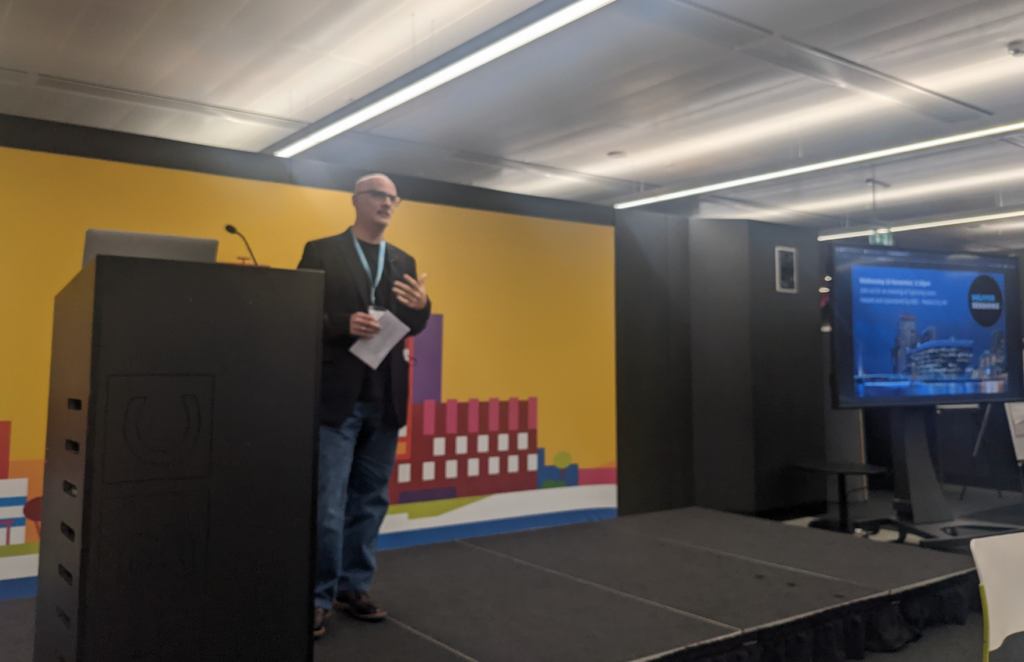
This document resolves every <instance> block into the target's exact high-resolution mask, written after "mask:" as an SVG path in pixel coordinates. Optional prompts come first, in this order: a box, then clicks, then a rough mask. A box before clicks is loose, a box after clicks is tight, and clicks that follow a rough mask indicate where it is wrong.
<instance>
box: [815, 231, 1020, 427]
mask: <svg viewBox="0 0 1024 662" xmlns="http://www.w3.org/2000/svg"><path fill="white" fill-rule="evenodd" d="M830 267H831V268H830V272H831V275H832V283H831V290H832V293H831V301H832V313H833V323H832V366H833V373H832V379H833V384H832V393H833V395H834V404H835V405H836V406H837V407H878V406H893V407H895V406H914V405H936V404H955V403H975V402H1007V401H1014V400H1022V399H1024V374H1022V373H1024V367H1022V360H1021V299H1020V275H1019V265H1018V261H1017V258H1015V257H1006V256H1000V255H973V254H964V253H958V254H939V253H926V252H917V251H902V250H894V249H892V248H885V247H870V248H862V247H853V246H835V247H833V249H832V255H831V264H830Z"/></svg>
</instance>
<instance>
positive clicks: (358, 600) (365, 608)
mask: <svg viewBox="0 0 1024 662" xmlns="http://www.w3.org/2000/svg"><path fill="white" fill-rule="evenodd" d="M334 608H335V609H336V610H337V611H344V612H345V613H346V614H348V615H349V616H351V617H352V618H357V619H359V620H361V621H369V622H371V623H380V622H381V621H383V620H384V619H385V618H387V617H388V613H387V612H386V611H384V610H383V609H381V608H380V607H379V606H378V605H377V604H376V603H375V602H374V601H373V600H371V599H370V596H369V595H368V594H366V593H362V592H360V591H342V592H341V593H339V594H338V597H337V598H335V600H334Z"/></svg>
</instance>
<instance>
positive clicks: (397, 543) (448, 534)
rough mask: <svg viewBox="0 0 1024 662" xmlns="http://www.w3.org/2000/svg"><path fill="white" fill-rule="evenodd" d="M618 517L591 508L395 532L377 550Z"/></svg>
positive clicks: (384, 537)
mask: <svg viewBox="0 0 1024 662" xmlns="http://www.w3.org/2000/svg"><path fill="white" fill-rule="evenodd" d="M617 515H618V510H617V509H616V508H588V509H585V510H566V511H563V512H559V513H545V514H543V515H526V516H523V517H509V518H506V519H494V520H487V521H485V522H470V523H467V524H453V525H452V526H439V527H436V528H433V529H418V530H416V531H396V532H394V533H383V534H381V536H380V538H378V540H377V549H382V550H383V549H400V548H402V547H415V546H416V545H428V544H430V543H436V542H449V541H451V540H459V539H460V538H475V537H477V536H490V535H494V534H497V533H512V532H514V531H526V530H528V529H540V528H544V527H548V526H561V525H563V524H579V523H581V522H596V521H598V520H603V519H613V518H614V517H616V516H617Z"/></svg>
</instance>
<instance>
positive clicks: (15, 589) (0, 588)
mask: <svg viewBox="0 0 1024 662" xmlns="http://www.w3.org/2000/svg"><path fill="white" fill-rule="evenodd" d="M36 585H37V579H36V578H35V577H22V578H20V579H5V580H4V581H0V600H17V599H18V598H31V597H33V596H35V594H36Z"/></svg>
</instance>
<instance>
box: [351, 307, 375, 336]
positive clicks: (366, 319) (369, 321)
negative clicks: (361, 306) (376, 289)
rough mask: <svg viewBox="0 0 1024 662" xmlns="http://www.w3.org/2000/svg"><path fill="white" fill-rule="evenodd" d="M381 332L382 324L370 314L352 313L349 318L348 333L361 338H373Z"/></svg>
mask: <svg viewBox="0 0 1024 662" xmlns="http://www.w3.org/2000/svg"><path fill="white" fill-rule="evenodd" d="M378 331H380V323H379V322H377V320H375V319H373V315H371V314H370V313H352V317H350V318H348V332H349V333H351V334H352V335H353V336H358V337H359V338H372V337H374V336H375V335H377V332H378Z"/></svg>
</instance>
